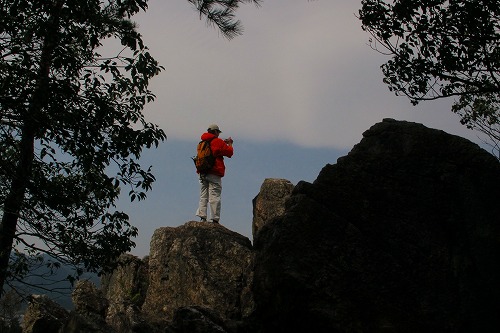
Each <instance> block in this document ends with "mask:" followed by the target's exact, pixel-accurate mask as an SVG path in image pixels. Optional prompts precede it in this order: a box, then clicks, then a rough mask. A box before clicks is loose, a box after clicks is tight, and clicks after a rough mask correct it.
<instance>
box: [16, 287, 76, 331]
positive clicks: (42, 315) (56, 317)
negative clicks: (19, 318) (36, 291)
mask: <svg viewBox="0 0 500 333" xmlns="http://www.w3.org/2000/svg"><path fill="white" fill-rule="evenodd" d="M68 317H69V313H68V311H66V310H65V309H64V308H62V307H61V306H60V305H59V304H57V303H56V302H54V301H53V300H51V299H50V298H48V297H47V296H45V295H33V296H31V297H30V299H29V305H28V308H27V309H26V312H25V313H24V318H23V325H22V326H23V333H47V332H54V333H59V332H61V333H62V332H64V330H63V327H64V324H65V323H66V320H67V319H68Z"/></svg>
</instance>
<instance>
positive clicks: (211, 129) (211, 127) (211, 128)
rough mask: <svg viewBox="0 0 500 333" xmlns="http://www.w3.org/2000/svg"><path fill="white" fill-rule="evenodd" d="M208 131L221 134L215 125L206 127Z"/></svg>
mask: <svg viewBox="0 0 500 333" xmlns="http://www.w3.org/2000/svg"><path fill="white" fill-rule="evenodd" d="M208 130H210V131H217V132H220V133H222V131H221V130H220V129H219V126H217V125H216V124H212V125H210V126H208Z"/></svg>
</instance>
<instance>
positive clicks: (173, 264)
mask: <svg viewBox="0 0 500 333" xmlns="http://www.w3.org/2000/svg"><path fill="white" fill-rule="evenodd" d="M252 260H253V255H252V250H251V243H250V240H249V239H248V238H246V237H243V236H241V235H240V234H237V233H235V232H232V231H230V230H228V229H226V228H225V227H224V226H222V225H217V224H212V223H206V222H188V223H186V224H184V225H183V226H180V227H177V228H170V227H164V228H160V229H157V230H156V231H155V232H154V234H153V237H152V240H151V248H150V257H149V272H150V277H149V281H150V283H149V288H148V291H147V295H146V300H145V302H144V305H143V307H142V312H143V314H144V315H145V316H146V317H147V318H149V319H150V320H152V321H162V320H168V321H171V320H172V319H173V315H174V311H175V310H176V309H178V308H180V307H186V306H193V305H196V306H201V307H206V308H210V309H212V310H213V311H214V312H215V313H217V314H218V315H220V316H221V318H223V319H239V318H241V317H242V316H244V314H245V313H249V312H251V309H252V308H253V300H252V297H251V294H250V289H249V284H250V278H251V273H250V270H251V265H252Z"/></svg>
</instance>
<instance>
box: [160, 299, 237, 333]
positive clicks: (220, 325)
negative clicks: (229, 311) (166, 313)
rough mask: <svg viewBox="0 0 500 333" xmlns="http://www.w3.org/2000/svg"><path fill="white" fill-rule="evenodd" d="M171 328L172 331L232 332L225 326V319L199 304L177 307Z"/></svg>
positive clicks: (183, 332)
mask: <svg viewBox="0 0 500 333" xmlns="http://www.w3.org/2000/svg"><path fill="white" fill-rule="evenodd" d="M169 329H170V331H171V332H172V333H174V332H175V333H228V332H230V331H228V329H227V328H226V327H225V324H224V321H223V320H222V319H221V318H220V317H219V316H218V315H217V314H216V313H214V312H213V311H211V310H210V309H207V308H203V307H199V306H188V307H182V308H179V309H177V310H176V311H175V314H174V319H173V322H172V325H171V326H170V327H169ZM169 333H170V332H169Z"/></svg>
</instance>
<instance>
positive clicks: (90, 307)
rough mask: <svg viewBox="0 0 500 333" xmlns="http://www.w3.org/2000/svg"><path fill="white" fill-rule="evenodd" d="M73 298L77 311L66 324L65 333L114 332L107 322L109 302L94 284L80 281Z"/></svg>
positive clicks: (72, 313)
mask: <svg viewBox="0 0 500 333" xmlns="http://www.w3.org/2000/svg"><path fill="white" fill-rule="evenodd" d="M71 298H72V300H73V305H74V306H75V309H74V311H72V312H71V314H70V317H69V318H68V320H67V322H66V323H65V327H64V330H63V332H64V333H112V332H113V330H112V329H111V327H109V326H108V325H107V324H106V321H105V316H106V310H107V308H108V304H109V303H108V300H107V299H106V298H105V297H104V294H103V293H102V291H101V290H99V289H97V288H96V286H95V285H94V284H93V283H92V282H90V281H86V280H82V281H78V283H77V284H76V287H75V290H74V291H73V294H72V295H71ZM47 332H49V331H47Z"/></svg>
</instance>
